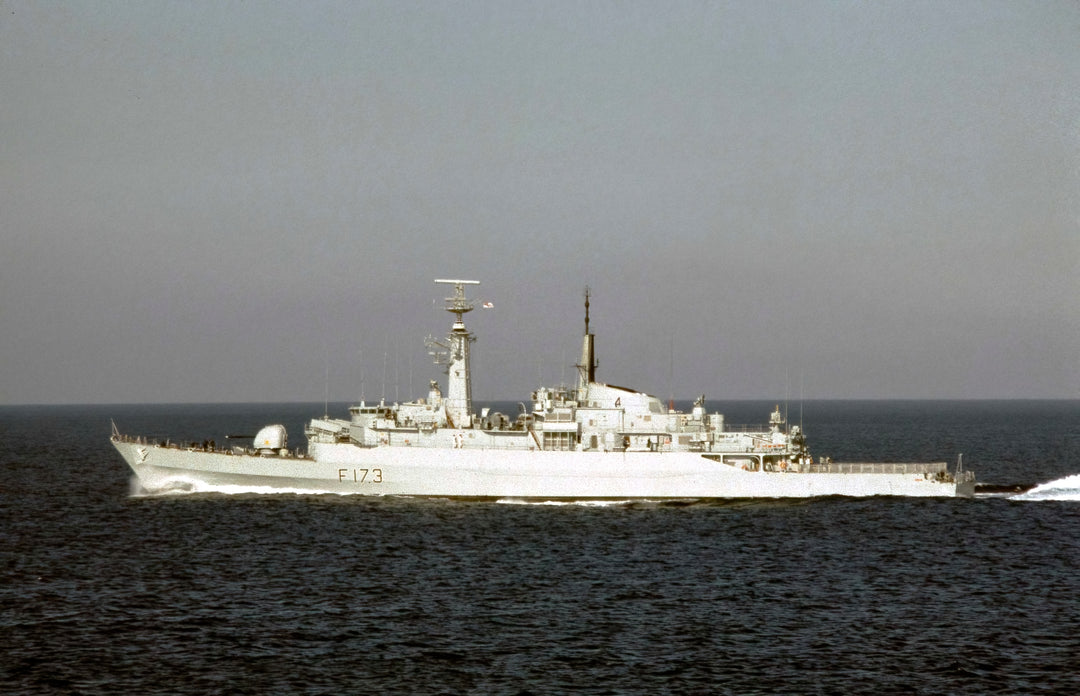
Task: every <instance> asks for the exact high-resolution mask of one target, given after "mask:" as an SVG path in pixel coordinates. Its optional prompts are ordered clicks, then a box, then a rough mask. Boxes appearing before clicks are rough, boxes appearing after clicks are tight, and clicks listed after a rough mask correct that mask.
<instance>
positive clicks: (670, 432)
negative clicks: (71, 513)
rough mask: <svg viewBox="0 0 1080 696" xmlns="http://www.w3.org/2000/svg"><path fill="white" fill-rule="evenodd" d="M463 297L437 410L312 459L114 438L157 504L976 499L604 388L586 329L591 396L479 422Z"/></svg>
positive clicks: (490, 415)
mask: <svg viewBox="0 0 1080 696" xmlns="http://www.w3.org/2000/svg"><path fill="white" fill-rule="evenodd" d="M435 283H436V284H441V285H449V286H452V287H453V294H452V295H451V296H450V297H448V298H446V305H445V309H446V310H447V311H448V312H450V313H451V314H453V315H454V322H453V325H452V327H451V329H450V332H449V333H448V334H447V336H446V337H445V339H434V338H432V337H428V338H427V340H426V344H427V346H428V348H429V350H430V352H431V354H432V355H433V357H434V358H435V363H436V364H438V365H441V366H443V367H444V369H445V374H446V391H445V392H443V390H442V388H441V387H440V385H439V382H438V381H436V380H432V381H431V382H430V387H429V391H428V394H427V396H426V397H425V398H421V399H417V400H415V401H410V402H406V403H394V404H387V403H386V402H385V400H381V401H379V402H378V403H376V404H368V403H366V402H364V401H361V402H360V403H359V405H355V406H352V407H350V408H349V417H348V418H330V417H328V416H324V417H322V418H314V419H312V420H311V421H310V423H309V424H308V425H307V426H306V427H305V430H304V435H305V436H306V438H307V449H306V451H302V450H300V449H290V448H289V447H288V434H287V433H286V430H285V427H284V426H282V425H268V426H266V427H264V428H262V429H261V430H260V431H259V432H258V433H257V434H256V435H254V436H253V437H252V441H251V444H250V446H227V447H219V446H218V445H216V444H215V443H214V441H211V440H206V441H203V442H201V443H177V442H170V441H158V440H151V439H149V438H145V437H140V436H131V435H125V434H122V433H121V432H120V431H119V430H118V429H117V427H116V425H115V424H114V425H113V429H112V436H111V440H112V443H113V445H114V446H115V447H116V449H117V450H118V451H119V452H120V455H121V456H122V457H123V458H124V460H125V461H126V462H127V463H128V465H129V466H130V467H131V469H132V470H133V471H134V472H135V475H136V476H137V477H138V482H139V485H140V486H141V487H142V488H143V489H144V490H146V491H149V492H155V491H161V490H170V489H176V488H183V487H185V486H186V487H189V488H193V489H196V490H198V489H199V487H200V486H201V487H215V486H218V487H220V486H242V487H248V488H254V487H258V488H260V489H269V490H281V491H292V492H311V493H347V494H364V495H383V496H388V495H389V496H422V497H447V498H477V499H496V500H524V501H530V500H544V501H557V500H633V499H646V500H658V501H662V500H672V499H679V500H684V499H691V500H693V499H708V498H762V497H765V498H793V497H797V498H808V497H814V496H830V495H840V496H873V495H891V496H943V497H944V496H972V495H973V494H974V491H975V476H974V474H973V473H972V472H970V471H965V470H962V466H961V465H960V463H959V462H958V464H957V467H956V470H955V471H950V470H949V468H948V466H947V465H946V463H944V462H902V463H890V462H848V463H842V462H832V461H831V460H829V459H827V458H820V459H817V460H815V459H814V458H813V457H812V456H811V454H810V450H809V448H808V446H807V440H806V437H805V435H804V433H803V431H802V428H801V427H799V426H797V425H791V424H789V423H787V422H786V421H787V419H786V418H785V416H784V414H783V413H782V412H781V410H780V409H779V407H778V408H777V409H776V410H775V411H773V412H772V413H771V414H770V417H769V420H768V423H767V424H764V425H760V426H750V427H748V426H730V425H727V424H725V422H724V416H723V415H722V414H720V413H708V412H706V408H705V397H704V396H701V397H699V398H698V399H697V400H696V401H695V402H694V404H693V407H692V409H691V410H690V411H689V412H679V411H677V410H675V408H674V407H673V406H672V405H671V404H670V403H669V404H668V405H665V404H664V403H663V402H662V401H661V400H660V399H658V398H656V397H655V396H651V395H649V394H646V393H644V392H641V391H637V390H634V389H629V388H626V387H619V386H615V385H612V384H605V383H603V382H599V381H597V379H596V368H597V362H596V354H595V337H594V335H593V334H592V333H590V331H589V292H588V289H586V292H585V333H584V338H583V341H582V346H581V360H580V361H579V363H578V364H577V369H578V379H577V383H576V385H565V386H557V387H540V388H538V389H536V391H535V392H533V394H532V398H531V408H530V407H526V406H525V404H524V403H522V404H521V406H520V413H517V414H516V415H514V416H513V417H511V416H508V415H505V414H503V413H499V412H495V411H492V410H491V409H489V408H483V409H481V410H480V412H479V413H476V412H474V410H473V403H472V375H471V371H470V364H469V362H470V361H469V348H470V344H471V343H473V341H475V336H474V335H473V334H472V333H471V332H470V331H469V330H468V329H467V328H466V327H465V321H464V317H465V315H466V314H467V313H468V312H470V311H472V310H473V309H474V307H475V300H473V299H470V298H467V297H466V288H467V287H470V286H475V285H479V281H475V280H458V279H437V280H435Z"/></svg>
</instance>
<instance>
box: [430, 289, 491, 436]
mask: <svg viewBox="0 0 1080 696" xmlns="http://www.w3.org/2000/svg"><path fill="white" fill-rule="evenodd" d="M435 282H436V283H441V284H444V285H453V286H454V296H453V297H447V298H446V307H445V309H446V311H448V312H450V313H451V314H453V315H455V316H456V317H457V318H456V319H455V321H454V325H453V327H452V328H451V329H450V333H449V334H447V336H446V342H443V341H438V340H436V339H434V338H432V337H431V336H428V338H427V340H426V341H425V343H426V344H427V347H428V349H429V352H430V353H431V356H432V357H433V358H434V359H435V364H436V365H445V366H446V398H445V399H443V402H444V403H445V405H446V416H447V419H448V420H449V421H450V426H451V427H455V428H465V427H469V425H470V424H471V422H472V373H471V372H470V370H469V344H470V343H472V342H473V341H475V340H476V337H475V336H473V335H472V334H471V333H469V331H468V329H466V328H465V320H464V318H463V317H464V315H465V313H466V312H471V311H472V310H473V303H472V301H471V300H468V299H466V297H465V286H466V285H479V284H480V281H479V280H447V279H436V280H435Z"/></svg>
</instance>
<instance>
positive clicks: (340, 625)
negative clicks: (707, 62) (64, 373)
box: [0, 401, 1080, 695]
mask: <svg viewBox="0 0 1080 696" xmlns="http://www.w3.org/2000/svg"><path fill="white" fill-rule="evenodd" d="M772 406H773V404H772V403H771V402H715V403H710V404H709V409H710V410H720V411H721V412H723V413H725V415H726V422H727V423H729V424H739V423H762V422H765V421H766V420H767V418H768V413H769V411H771V410H772ZM323 410H324V406H323V404H230V405H221V404H213V405H154V406H146V405H137V406H136V405H124V406H117V405H110V406H29V407H2V408H0V693H3V694H193V695H194V694H198V695H205V694H383V693H391V694H774V693H783V694H860V693H874V694H1043V693H1045V694H1077V693H1080V602H1078V598H1080V401H955V402H952V401H926V402H924V401H900V402H883V401H868V402H853V401H819V402H806V403H804V404H802V405H790V406H789V417H790V420H791V421H792V422H793V423H800V422H801V423H802V424H803V427H804V429H805V431H806V433H807V436H808V439H809V441H810V445H811V450H812V452H813V453H814V454H815V456H820V455H826V456H831V457H832V458H833V459H834V460H836V461H844V460H847V461H851V460H877V461H902V460H922V461H927V460H932V461H942V460H944V461H948V462H950V464H951V465H953V466H955V464H956V461H957V459H958V456H959V455H960V454H961V453H963V465H964V467H965V468H968V469H972V470H974V471H975V472H976V473H977V476H978V480H979V481H982V482H989V483H995V484H1002V485H1005V484H1023V485H1025V486H1032V485H1035V484H1043V485H1041V486H1039V487H1037V488H1034V489H1033V490H1031V491H1029V492H1027V493H1025V494H1023V495H1019V496H1016V495H1005V494H997V495H987V494H982V495H979V496H977V497H975V498H974V499H940V500H938V499H933V500H925V499H905V498H866V499H846V498H834V497H829V498H816V499H809V500H795V501H790V500H731V501H702V502H697V503H685V502H683V503H678V504H673V503H658V502H625V503H615V504H598V503H593V504H590V503H588V502H583V503H575V504H562V505H551V504H547V505H545V504H522V503H512V502H502V503H498V502H465V501H455V500H423V499H410V498H365V497H358V496H340V495H333V494H326V495H293V494H257V493H253V492H245V491H242V490H230V491H206V492H197V493H186V494H181V493H173V494H169V495H146V494H142V493H140V492H139V488H138V486H137V485H135V484H134V483H133V482H132V480H131V475H130V472H129V470H128V468H127V466H126V465H125V464H124V462H123V461H122V460H121V459H120V457H119V455H117V454H116V452H115V451H114V450H113V449H112V447H111V445H110V444H109V433H110V419H112V420H115V422H116V424H117V426H118V427H119V428H120V430H121V431H122V432H125V433H129V434H141V435H146V436H150V437H162V438H163V437H171V438H173V439H177V440H181V439H192V440H202V439H207V438H213V439H216V440H217V441H218V442H219V443H220V442H223V441H224V435H225V434H227V433H235V432H237V431H240V432H253V431H254V429H256V428H258V427H260V426H262V425H264V424H267V423H283V424H285V425H286V427H287V428H288V431H289V433H290V446H293V447H295V446H301V447H302V446H303V445H304V440H303V428H302V426H303V423H304V422H305V421H306V420H307V419H308V418H310V417H312V416H321V415H322V413H323ZM501 410H504V411H505V412H509V413H515V412H516V405H509V407H507V406H506V405H504V406H503V408H502V409H501ZM330 413H331V415H334V414H335V413H336V414H340V415H342V416H343V415H344V414H345V410H344V405H342V404H337V405H334V404H332V405H331V407H330Z"/></svg>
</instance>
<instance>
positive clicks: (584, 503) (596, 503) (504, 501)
mask: <svg viewBox="0 0 1080 696" xmlns="http://www.w3.org/2000/svg"><path fill="white" fill-rule="evenodd" d="M495 502H496V503H497V504H499V505H577V506H580V507H611V506H615V505H629V504H631V503H641V502H650V501H647V500H629V499H628V500H525V499H522V498H500V499H498V500H496V501H495Z"/></svg>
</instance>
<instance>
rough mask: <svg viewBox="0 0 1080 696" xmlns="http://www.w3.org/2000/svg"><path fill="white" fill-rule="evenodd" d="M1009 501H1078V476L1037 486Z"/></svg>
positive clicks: (1079, 476) (1079, 492)
mask: <svg viewBox="0 0 1080 696" xmlns="http://www.w3.org/2000/svg"><path fill="white" fill-rule="evenodd" d="M1009 500H1080V474H1073V475H1072V476H1066V477H1065V478H1059V479H1057V480H1056V481H1050V482H1049V483H1043V484H1039V485H1038V486H1035V487H1034V488H1032V489H1031V490H1030V491H1025V492H1024V493H1020V494H1019V495H1014V496H1011V497H1010V498H1009Z"/></svg>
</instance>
